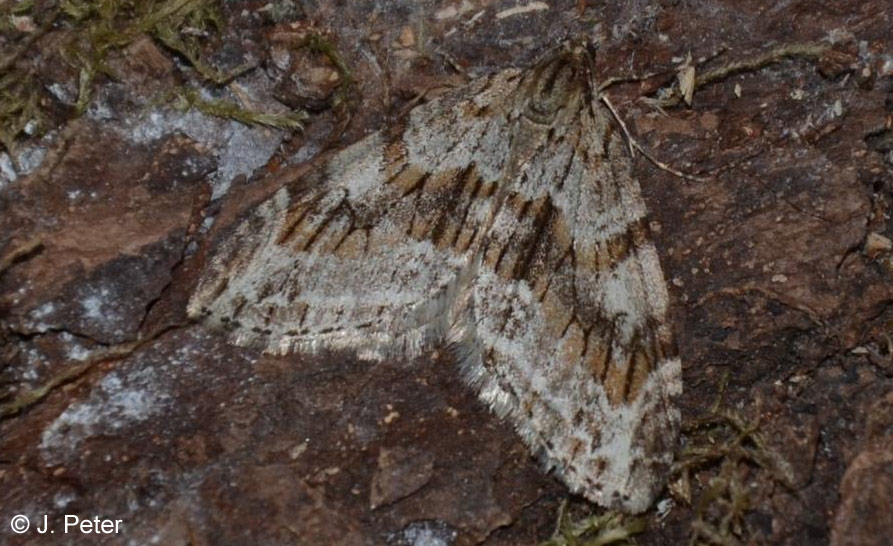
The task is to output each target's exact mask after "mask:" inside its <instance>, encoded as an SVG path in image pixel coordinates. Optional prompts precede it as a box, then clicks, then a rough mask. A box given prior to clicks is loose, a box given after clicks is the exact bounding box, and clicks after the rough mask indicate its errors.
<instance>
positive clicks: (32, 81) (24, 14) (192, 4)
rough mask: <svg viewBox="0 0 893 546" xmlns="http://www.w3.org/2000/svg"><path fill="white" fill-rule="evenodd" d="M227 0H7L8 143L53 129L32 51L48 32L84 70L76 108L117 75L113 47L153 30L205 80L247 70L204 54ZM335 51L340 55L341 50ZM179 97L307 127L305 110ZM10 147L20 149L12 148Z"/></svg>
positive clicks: (0, 65) (1, 132)
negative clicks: (102, 80)
mask: <svg viewBox="0 0 893 546" xmlns="http://www.w3.org/2000/svg"><path fill="white" fill-rule="evenodd" d="M220 7H221V6H220V0H58V1H57V0H36V1H35V0H26V1H20V2H5V3H0V31H2V32H0V34H3V37H2V38H0V46H2V48H0V49H2V50H7V51H9V52H10V53H9V54H7V55H5V56H2V57H0V145H2V146H3V148H5V149H6V150H7V151H10V152H12V151H13V147H14V145H15V142H16V140H17V139H19V138H21V137H22V136H23V135H24V134H28V135H33V134H37V133H39V132H40V131H41V130H43V129H45V128H46V126H47V125H48V121H47V118H48V116H47V115H46V113H45V112H44V111H43V108H42V106H43V105H45V104H48V102H49V100H48V97H43V96H42V94H43V93H45V91H44V89H43V85H41V84H39V83H38V82H37V81H36V78H35V75H34V74H33V70H34V68H33V67H32V66H30V64H29V62H28V61H29V59H28V57H29V55H31V54H35V55H36V54H37V53H39V52H38V49H39V48H38V46H39V45H40V38H41V36H43V35H44V34H45V33H46V32H47V31H49V30H50V29H57V30H59V31H61V32H60V34H62V35H63V36H64V41H63V44H62V45H61V48H60V49H59V51H60V52H61V55H62V58H63V59H64V60H65V62H66V63H67V64H68V65H69V66H71V67H72V68H73V69H74V70H76V71H77V74H78V78H77V97H76V100H75V101H74V105H73V106H74V112H73V114H74V115H75V116H78V115H81V114H83V113H84V112H85V111H86V109H87V108H88V106H89V105H90V103H91V101H92V98H93V94H94V91H95V87H96V81H97V78H98V77H99V76H100V75H105V76H107V77H109V78H111V79H116V77H115V74H114V73H113V71H112V70H111V69H110V68H109V65H108V62H107V61H108V59H109V55H110V54H112V53H114V52H118V51H121V50H123V49H124V48H126V47H128V46H129V45H131V44H133V43H134V42H136V41H137V40H139V39H141V38H143V37H145V36H149V37H151V38H152V39H154V40H155V41H156V42H158V43H159V44H161V45H162V46H164V47H165V48H167V49H168V50H171V51H173V52H175V53H176V54H178V55H179V56H181V57H182V58H183V59H185V61H186V62H187V63H188V64H189V65H190V66H191V67H192V68H193V69H194V70H195V73H196V74H197V76H198V77H199V79H200V80H201V81H203V82H204V83H206V84H210V85H212V86H220V85H224V84H226V83H228V82H230V81H231V80H232V79H234V78H236V77H238V76H239V75H241V74H243V73H245V72H247V71H248V70H250V69H251V68H253V65H244V66H241V67H238V68H236V69H235V70H232V71H228V72H221V71H219V70H217V69H215V68H214V67H212V66H211V65H209V64H208V63H207V62H206V61H205V60H204V58H203V55H202V49H203V47H205V46H207V44H208V43H209V41H210V40H211V39H212V38H213V36H215V35H217V34H219V33H220V32H221V31H222V30H223V27H224V20H223V18H222V16H221V11H220ZM333 58H334V57H333ZM45 83H46V82H44V84H45ZM176 95H177V97H178V99H179V103H180V104H181V105H183V104H186V105H188V106H193V107H196V108H198V109H200V110H201V111H203V112H205V113H208V114H210V115H215V116H222V117H228V118H231V119H235V120H237V121H240V122H242V123H248V124H260V125H266V126H270V127H276V128H281V129H289V130H292V129H297V128H300V121H301V119H303V114H302V113H300V112H291V113H288V114H285V115H281V114H265V113H259V112H252V111H249V110H246V109H244V108H241V107H239V106H237V105H235V104H227V103H224V102H223V101H207V100H201V99H199V98H198V97H199V95H198V93H197V92H195V91H192V90H180V91H179V92H178V93H176ZM10 155H13V154H12V153H11V154H10Z"/></svg>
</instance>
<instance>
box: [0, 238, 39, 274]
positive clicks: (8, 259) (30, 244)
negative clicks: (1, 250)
mask: <svg viewBox="0 0 893 546" xmlns="http://www.w3.org/2000/svg"><path fill="white" fill-rule="evenodd" d="M41 248H43V241H41V240H40V239H39V238H37V237H32V238H31V239H30V240H28V241H27V242H26V243H25V244H23V245H21V246H19V247H18V248H14V249H12V250H11V251H10V252H9V253H7V254H6V255H5V256H3V257H0V275H3V274H4V273H6V270H7V269H9V268H10V267H12V265H13V264H14V263H16V262H17V261H19V260H20V259H22V258H24V257H25V256H28V255H29V254H32V253H34V252H35V251H38V250H40V249H41Z"/></svg>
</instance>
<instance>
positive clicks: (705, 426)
mask: <svg viewBox="0 0 893 546" xmlns="http://www.w3.org/2000/svg"><path fill="white" fill-rule="evenodd" d="M684 432H685V433H686V435H688V437H689V440H690V443H689V447H687V448H685V449H684V450H683V451H682V453H681V454H680V456H679V457H678V462H677V464H676V469H675V473H674V474H675V476H676V477H677V480H676V481H675V482H674V483H673V485H672V486H671V491H673V493H674V494H675V495H676V496H677V497H680V498H681V499H682V500H684V501H685V502H688V503H691V500H692V499H691V497H692V493H691V491H692V485H691V481H692V476H693V475H694V473H696V472H702V471H703V472H705V473H707V475H709V477H707V478H706V480H705V481H703V487H702V492H701V494H700V496H699V497H698V498H697V500H696V501H695V502H694V510H695V518H694V521H693V522H692V524H691V539H690V544H691V545H692V546H695V545H704V544H709V545H716V546H734V545H738V544H746V543H747V542H748V538H749V537H750V536H752V534H753V533H752V532H751V529H750V528H749V525H748V522H747V520H746V518H745V516H746V515H747V514H748V512H749V511H750V510H751V508H752V505H751V498H750V489H749V487H748V485H747V481H748V480H753V478H754V476H753V475H752V474H751V472H759V473H768V474H769V476H770V478H771V479H772V480H774V481H776V482H778V483H781V484H782V485H784V486H786V487H788V488H790V487H792V486H793V482H794V477H793V470H792V468H791V467H790V464H789V463H788V462H787V461H786V460H784V458H782V457H781V456H780V455H779V454H778V453H777V452H775V451H774V450H772V449H771V448H770V447H769V446H768V444H767V442H766V440H765V438H764V437H763V434H762V433H761V432H760V427H759V423H755V422H751V421H748V420H747V419H745V418H743V417H742V416H740V415H738V414H736V413H734V412H729V411H724V410H719V409H715V410H713V411H711V413H710V414H709V415H708V416H706V417H704V418H702V419H699V420H697V421H695V422H693V423H690V424H688V425H687V426H685V427H684ZM702 480H703V478H702Z"/></svg>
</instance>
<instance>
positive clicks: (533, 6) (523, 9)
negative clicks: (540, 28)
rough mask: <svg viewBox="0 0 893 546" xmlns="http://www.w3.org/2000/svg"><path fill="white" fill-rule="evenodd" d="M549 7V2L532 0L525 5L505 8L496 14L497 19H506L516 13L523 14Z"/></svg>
mask: <svg viewBox="0 0 893 546" xmlns="http://www.w3.org/2000/svg"><path fill="white" fill-rule="evenodd" d="M547 9H549V4H547V3H545V2H531V3H529V4H527V5H525V6H517V7H514V8H509V9H504V10H502V11H500V12H499V13H497V14H496V18H497V19H505V18H506V17H513V16H515V15H523V14H525V13H530V12H532V11H544V10H547Z"/></svg>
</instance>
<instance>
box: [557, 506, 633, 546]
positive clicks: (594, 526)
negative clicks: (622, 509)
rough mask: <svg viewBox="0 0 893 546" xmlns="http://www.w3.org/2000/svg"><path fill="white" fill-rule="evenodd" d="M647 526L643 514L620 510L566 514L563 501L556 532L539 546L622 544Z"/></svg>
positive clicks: (628, 541)
mask: <svg viewBox="0 0 893 546" xmlns="http://www.w3.org/2000/svg"><path fill="white" fill-rule="evenodd" d="M644 530H645V520H644V519H643V518H631V517H628V516H624V515H623V514H619V513H617V512H605V513H601V514H588V515H584V516H582V517H579V518H571V517H570V516H569V515H568V514H567V501H564V502H562V503H561V508H560V509H559V511H558V523H557V524H556V526H555V533H554V534H553V535H552V538H550V539H549V540H547V541H546V542H543V543H542V544H541V545H540V546H606V545H608V544H615V545H617V546H623V545H628V544H634V542H633V540H632V537H633V535H637V534H639V533H641V532H643V531H644Z"/></svg>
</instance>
